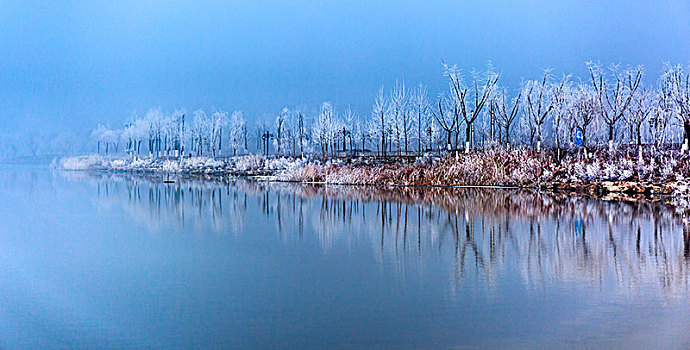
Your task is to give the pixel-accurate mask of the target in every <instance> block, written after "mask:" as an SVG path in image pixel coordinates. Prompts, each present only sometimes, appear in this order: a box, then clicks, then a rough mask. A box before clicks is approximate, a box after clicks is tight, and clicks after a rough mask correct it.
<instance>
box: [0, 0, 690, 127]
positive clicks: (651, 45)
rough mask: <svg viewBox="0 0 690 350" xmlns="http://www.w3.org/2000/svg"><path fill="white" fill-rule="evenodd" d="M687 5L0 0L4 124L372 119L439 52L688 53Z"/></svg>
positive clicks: (524, 72)
mask: <svg viewBox="0 0 690 350" xmlns="http://www.w3.org/2000/svg"><path fill="white" fill-rule="evenodd" d="M688 14H690V2H688V1H668V2H667V1H560V2H556V1H543V0H539V1H537V0H534V1H520V2H518V1H367V2H365V1H299V0H297V1H209V0H206V1H204V0H201V1H188V2H183V1H152V0H138V1H129V0H124V1H112V2H105V1H103V2H98V1H93V2H89V3H87V4H85V3H82V2H76V1H59V2H54V1H44V2H38V1H14V0H9V1H6V0H0V47H2V54H1V55H0V86H1V87H0V108H1V109H2V111H1V112H2V117H0V132H2V131H4V132H7V130H11V129H15V128H17V127H20V128H26V127H36V126H49V127H53V128H63V127H69V128H77V129H78V128H84V129H90V128H92V127H94V126H95V125H97V124H98V123H106V124H110V125H111V126H119V125H120V124H121V123H122V122H124V121H125V120H126V119H128V117H130V116H131V115H132V113H135V112H140V113H143V112H144V111H145V110H146V109H148V108H149V107H157V106H160V107H162V108H163V109H164V110H167V111H172V110H174V109H175V108H177V107H185V108H186V109H187V110H193V109H196V108H200V107H201V108H206V109H213V108H221V109H224V110H228V111H232V110H236V109H241V110H243V111H244V112H245V115H246V116H247V117H248V118H249V119H252V120H255V119H256V118H262V117H264V118H267V117H273V116H274V115H275V114H276V113H278V112H279V111H280V110H281V109H282V107H283V106H288V107H295V106H297V107H301V108H303V109H305V110H307V111H312V110H313V111H315V110H316V109H317V108H318V105H319V104H320V103H321V102H323V101H332V102H333V103H334V104H335V106H336V108H339V109H343V108H345V107H347V105H351V106H352V108H353V109H354V110H355V111H357V112H359V113H360V114H364V115H366V116H368V113H369V110H370V107H371V104H372V102H373V98H374V94H375V92H376V89H377V87H378V86H380V85H381V84H384V85H387V86H390V85H392V84H393V83H394V82H395V80H396V79H398V80H404V81H405V82H406V83H408V84H409V85H414V84H416V83H418V82H423V83H425V84H426V85H428V86H429V91H430V93H431V95H432V96H433V95H435V93H436V92H438V91H439V90H441V89H443V88H445V81H444V80H443V77H442V74H441V73H442V67H441V60H445V61H446V62H448V63H457V64H458V65H459V66H461V67H462V68H464V69H465V70H467V71H469V70H471V69H472V68H476V69H482V68H484V67H485V65H486V63H487V62H488V61H492V62H493V64H494V65H495V66H496V68H497V69H498V70H499V71H500V72H501V73H502V76H501V81H500V83H501V84H503V85H507V86H508V87H509V88H511V89H516V88H517V86H518V85H519V83H520V80H521V79H523V78H524V79H527V78H536V77H538V76H539V75H540V72H541V69H542V68H554V69H555V72H556V73H558V74H562V73H574V74H576V75H580V76H582V75H583V74H585V65H584V63H585V62H586V61H588V60H595V61H596V60H598V61H601V62H603V63H609V62H622V63H629V64H643V65H645V66H646V67H647V73H648V77H647V81H648V82H653V81H654V79H656V77H657V75H658V73H659V71H660V69H661V66H662V62H663V61H664V60H668V61H671V62H677V63H684V64H687V63H689V62H690V38H689V36H690V21H688V20H687V16H688Z"/></svg>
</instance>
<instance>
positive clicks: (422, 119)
mask: <svg viewBox="0 0 690 350" xmlns="http://www.w3.org/2000/svg"><path fill="white" fill-rule="evenodd" d="M411 100H412V102H411V108H412V113H414V117H415V126H416V127H417V152H419V153H422V152H423V151H424V145H425V143H424V133H425V132H426V131H427V128H429V127H430V126H431V118H430V113H429V111H430V107H429V100H428V99H427V93H426V87H425V86H424V85H422V84H419V85H418V86H417V89H415V90H414V92H413V93H412V98H411Z"/></svg>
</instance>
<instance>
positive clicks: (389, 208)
mask: <svg viewBox="0 0 690 350" xmlns="http://www.w3.org/2000/svg"><path fill="white" fill-rule="evenodd" d="M165 179H167V178H161V177H158V178H156V177H145V176H132V175H124V174H119V175H118V174H114V175H106V174H100V175H99V174H88V173H79V172H60V171H51V170H50V169H48V168H47V167H38V166H2V167H0V198H2V201H0V222H1V224H0V341H1V345H2V347H3V348H64V347H78V348H103V347H106V348H143V347H153V348H234V349H237V348H294V349H302V348H393V349H399V348H411V349H427V348H461V349H466V348H469V349H472V348H529V347H550V348H554V347H557V348H589V347H615V348H628V349H629V348H688V347H690V282H689V277H690V231H689V230H688V227H689V226H688V224H687V223H685V221H684V216H683V215H682V213H681V212H679V211H676V210H674V209H673V208H670V207H667V206H665V205H663V204H660V203H651V202H637V203H634V202H633V203H623V202H614V201H599V200H593V199H583V198H577V197H570V196H563V195H561V196H548V195H540V194H535V193H530V192H525V191H518V190H497V189H493V190H478V189H454V190H442V189H412V188H398V189H391V190H387V191H384V190H377V189H372V188H355V187H346V186H315V185H297V184H285V183H282V184H281V183H272V184H271V183H257V182H249V181H235V182H223V181H218V180H217V179H185V178H177V177H173V178H171V180H173V181H174V183H164V181H163V180H165Z"/></svg>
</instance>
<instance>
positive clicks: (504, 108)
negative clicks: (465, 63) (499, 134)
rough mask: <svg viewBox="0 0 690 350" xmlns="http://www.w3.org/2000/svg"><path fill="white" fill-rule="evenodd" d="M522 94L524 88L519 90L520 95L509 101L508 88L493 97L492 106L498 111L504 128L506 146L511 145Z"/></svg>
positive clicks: (497, 114)
mask: <svg viewBox="0 0 690 350" xmlns="http://www.w3.org/2000/svg"><path fill="white" fill-rule="evenodd" d="M521 96H522V90H520V91H518V95H517V96H516V97H515V98H513V99H512V101H510V102H508V93H507V92H506V89H502V90H499V91H497V93H496V94H495V96H494V97H493V98H492V99H491V104H492V108H493V109H494V110H495V111H496V120H497V122H498V125H499V126H500V127H501V128H502V129H503V130H504V132H503V137H505V143H506V147H510V128H511V126H512V124H513V121H515V118H516V117H517V116H518V111H519V110H520V98H521Z"/></svg>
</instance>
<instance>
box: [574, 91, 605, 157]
mask: <svg viewBox="0 0 690 350" xmlns="http://www.w3.org/2000/svg"><path fill="white" fill-rule="evenodd" d="M574 106H575V115H574V118H573V123H574V125H575V127H576V128H577V129H578V130H579V131H580V132H581V133H582V146H583V147H585V149H586V148H587V137H588V134H587V131H588V130H589V127H590V125H591V124H592V122H593V121H594V120H595V119H596V116H597V115H598V113H599V111H598V109H599V106H600V104H599V100H598V97H597V92H596V91H595V90H594V89H593V88H591V87H590V86H588V85H584V84H581V85H580V88H579V91H578V92H577V95H576V96H575V101H574Z"/></svg>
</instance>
